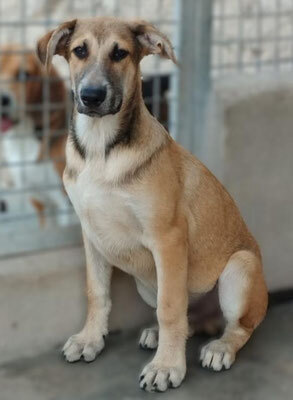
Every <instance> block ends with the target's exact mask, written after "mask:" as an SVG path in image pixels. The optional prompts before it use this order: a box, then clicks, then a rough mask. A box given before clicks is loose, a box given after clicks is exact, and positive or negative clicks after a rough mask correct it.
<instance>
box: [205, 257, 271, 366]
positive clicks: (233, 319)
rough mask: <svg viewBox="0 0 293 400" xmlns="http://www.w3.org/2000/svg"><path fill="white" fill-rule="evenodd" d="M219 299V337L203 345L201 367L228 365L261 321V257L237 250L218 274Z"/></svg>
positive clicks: (264, 290) (264, 298) (263, 303)
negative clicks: (221, 328) (221, 323)
mask: <svg viewBox="0 0 293 400" xmlns="http://www.w3.org/2000/svg"><path fill="white" fill-rule="evenodd" d="M219 301H220V306H221V309H222V312H223V315H224V317H225V320H226V327H225V330H224V333H223V335H222V337H221V338H220V339H218V340H213V341H212V342H210V343H208V344H207V345H205V346H204V347H203V348H202V350H201V354H200V360H201V363H202V366H203V367H207V368H211V369H213V370H214V371H220V370H221V369H223V368H225V369H229V368H230V367H231V365H232V364H233V362H234V360H235V356H236V353H237V351H238V350H239V349H241V347H243V346H244V345H245V343H246V342H247V341H248V339H249V338H250V336H251V334H252V332H253V331H254V329H255V328H256V327H257V326H258V325H259V324H260V322H261V321H262V319H263V318H264V316H265V313H266V309H267V288H266V284H265V281H264V278H263V274H262V265H261V261H260V259H259V258H258V257H257V256H256V255H255V254H253V253H252V252H250V251H244V250H243V251H238V252H237V253H235V254H233V255H232V257H231V258H230V259H229V261H228V264H227V265H226V267H225V269H224V271H223V272H222V274H221V276H220V278H219Z"/></svg>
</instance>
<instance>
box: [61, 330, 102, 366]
mask: <svg viewBox="0 0 293 400" xmlns="http://www.w3.org/2000/svg"><path fill="white" fill-rule="evenodd" d="M104 347H105V341H104V337H103V336H101V337H98V338H96V339H93V338H92V337H91V338H89V337H88V336H86V335H85V334H84V333H78V334H77V335H73V336H71V337H70V338H69V339H68V340H67V342H66V343H65V345H64V347H63V349H62V352H63V354H64V357H65V358H66V360H67V361H68V362H75V361H78V360H80V358H81V357H83V359H84V360H85V361H86V362H91V361H94V359H95V358H96V356H97V355H98V354H99V353H101V351H102V350H103V348H104Z"/></svg>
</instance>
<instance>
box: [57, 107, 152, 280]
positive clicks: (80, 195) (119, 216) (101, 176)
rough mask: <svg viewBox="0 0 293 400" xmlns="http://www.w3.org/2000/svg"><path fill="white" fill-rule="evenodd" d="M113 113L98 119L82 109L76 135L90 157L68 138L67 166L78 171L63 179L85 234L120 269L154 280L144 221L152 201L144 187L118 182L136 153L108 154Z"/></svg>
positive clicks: (135, 160) (132, 161)
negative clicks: (82, 156)
mask: <svg viewBox="0 0 293 400" xmlns="http://www.w3.org/2000/svg"><path fill="white" fill-rule="evenodd" d="M114 117H115V116H114ZM114 117H112V118H113V120H111V119H110V117H109V120H108V119H107V118H106V119H105V120H104V118H102V119H101V120H99V119H93V118H89V117H86V116H82V115H80V114H77V118H76V124H75V127H76V135H77V138H78V139H79V142H80V144H81V145H82V146H84V147H85V149H86V159H85V161H82V162H81V159H80V157H79V156H77V154H76V151H75V150H74V148H73V147H72V144H70V143H71V142H70V141H69V142H68V146H67V168H68V169H70V168H71V167H72V168H73V169H76V170H77V171H76V172H77V173H76V176H75V177H74V179H66V178H65V181H64V183H65V187H66V190H67V192H68V195H69V197H70V199H71V201H72V203H73V205H74V208H75V210H76V212H77V214H78V216H79V218H80V221H81V225H82V228H83V230H84V232H85V234H86V235H87V237H88V238H89V239H90V240H91V242H92V243H93V244H94V246H95V247H96V249H97V250H98V251H99V252H100V253H101V254H102V255H103V257H104V258H106V259H107V260H108V262H110V263H111V264H113V265H115V266H117V267H119V268H120V269H122V270H124V271H126V272H128V273H130V274H132V275H134V276H139V277H140V279H142V280H144V279H145V278H146V277H147V280H149V278H150V277H151V276H154V275H155V273H154V271H155V268H154V261H153V257H152V255H151V253H150V251H149V250H147V249H146V247H145V246H144V243H145V238H144V230H143V228H142V225H143V224H142V221H143V219H144V214H145V212H146V209H147V207H146V204H145V202H141V201H140V200H141V199H140V198H139V196H140V194H139V191H137V192H138V194H135V193H134V192H132V191H130V190H127V189H126V188H125V187H122V186H119V185H118V184H117V182H118V181H119V178H120V177H121V175H122V176H125V174H126V173H127V172H128V171H129V170H133V168H135V167H136V165H137V163H138V162H139V160H138V157H137V153H135V152H134V151H133V150H131V149H126V150H123V151H116V152H115V151H114V152H112V153H111V154H110V156H108V157H106V156H105V141H106V140H109V138H111V135H113V131H114V133H115V129H116V122H117V121H116V118H114ZM77 157H78V158H79V161H76V158H77ZM65 175H66V174H65Z"/></svg>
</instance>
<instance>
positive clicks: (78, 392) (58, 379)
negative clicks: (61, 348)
mask: <svg viewBox="0 0 293 400" xmlns="http://www.w3.org/2000/svg"><path fill="white" fill-rule="evenodd" d="M204 340H206V339H204V338H192V339H191V340H190V341H189V343H188V373H187V377H186V380H185V382H184V383H183V384H182V386H181V387H180V388H179V389H176V390H172V389H170V390H169V391H168V392H166V393H164V394H157V393H154V394H149V393H145V392H142V391H141V390H140V389H139V387H138V374H139V371H140V369H141V367H142V366H143V365H144V364H145V363H146V362H147V361H148V359H150V357H151V356H152V355H151V353H150V352H145V351H143V350H141V349H139V348H138V346H137V337H136V336H135V337H134V336H131V337H125V336H123V335H118V334H117V335H111V336H110V337H109V339H108V341H107V347H106V350H105V351H104V352H103V353H102V355H101V356H100V357H99V359H97V360H96V361H95V362H93V363H91V364H85V363H83V362H79V363H75V364H67V363H66V362H65V361H64V360H63V358H62V357H61V356H60V354H59V352H58V349H54V350H52V351H51V352H50V353H49V354H43V355H40V356H39V357H36V358H31V359H22V360H17V361H15V362H13V363H10V364H6V365H2V367H0V399H1V400H15V399H21V400H94V399H95V400H116V399H117V400H118V399H119V400H138V399H153V398H156V399H157V398H165V399H168V400H173V399H174V400H175V399H179V400H181V399H182V400H184V399H196V400H211V399H213V400H230V399H231V400H289V399H292V398H293V303H287V304H284V305H279V306H275V307H274V308H272V309H271V310H270V311H269V313H268V316H267V318H266V320H265V321H264V322H263V324H262V325H261V327H260V328H259V329H258V330H257V331H256V332H255V334H254V336H253V338H252V339H251V340H250V342H249V343H248V344H247V345H246V347H245V348H244V349H243V350H242V351H241V352H240V354H239V356H238V358H237V361H236V363H235V364H234V366H233V367H232V369H231V370H230V371H226V372H222V373H213V372H210V371H206V370H204V369H202V368H201V367H200V366H199V365H198V351H199V346H200V345H201V344H202V343H203V341H204Z"/></svg>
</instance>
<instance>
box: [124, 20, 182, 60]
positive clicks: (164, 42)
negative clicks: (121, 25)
mask: <svg viewBox="0 0 293 400" xmlns="http://www.w3.org/2000/svg"><path fill="white" fill-rule="evenodd" d="M130 29H131V31H132V32H133V33H134V35H135V37H136V39H137V40H138V42H139V44H140V46H141V48H142V57H144V56H147V55H149V54H159V56H160V57H163V58H169V59H170V60H172V61H173V62H174V63H175V64H177V60H176V56H175V53H174V51H173V47H172V44H171V42H170V40H169V39H168V38H167V36H166V35H164V34H163V33H162V32H160V31H159V30H158V29H157V28H155V27H154V26H153V25H151V24H149V23H148V22H146V21H143V20H140V21H134V22H131V23H130Z"/></svg>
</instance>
